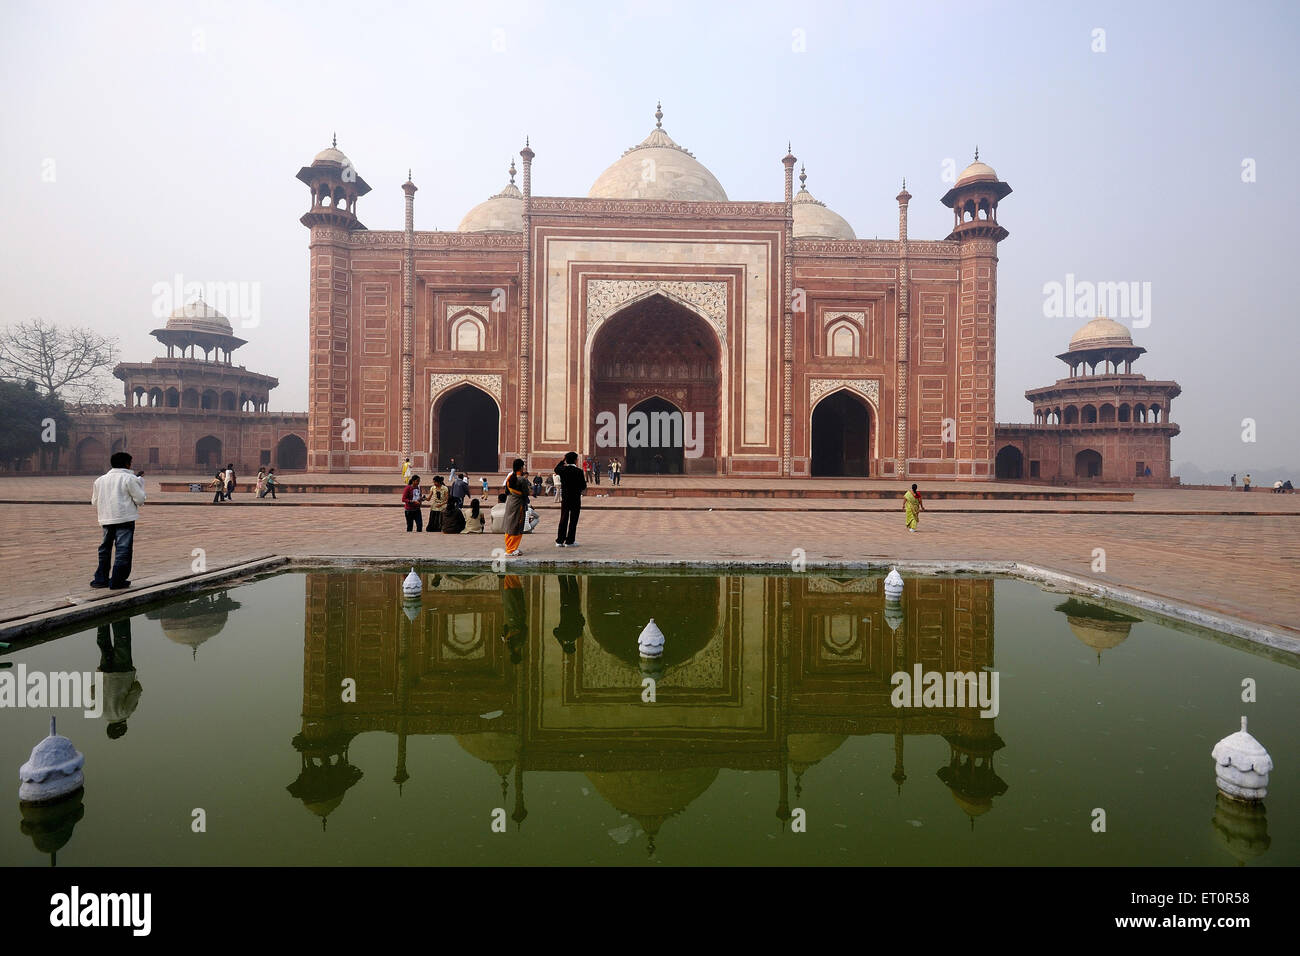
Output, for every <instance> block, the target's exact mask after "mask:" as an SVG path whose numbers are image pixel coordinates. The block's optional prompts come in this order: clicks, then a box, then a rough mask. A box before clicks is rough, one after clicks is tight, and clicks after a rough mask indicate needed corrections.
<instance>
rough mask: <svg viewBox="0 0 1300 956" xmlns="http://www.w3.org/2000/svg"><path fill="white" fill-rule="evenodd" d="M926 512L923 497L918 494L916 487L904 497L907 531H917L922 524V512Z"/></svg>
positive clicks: (904, 515)
mask: <svg viewBox="0 0 1300 956" xmlns="http://www.w3.org/2000/svg"><path fill="white" fill-rule="evenodd" d="M924 510H925V505H923V504H921V496H920V495H919V494H917V493H916V485H913V486H912V490H911V491H909V492H908V493H907V494H905V495H903V517H904V518H906V519H907V530H908V531H915V530H916V526H917V525H918V524H920V523H921V512H922V511H924Z"/></svg>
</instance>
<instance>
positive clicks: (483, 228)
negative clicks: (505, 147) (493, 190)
mask: <svg viewBox="0 0 1300 956" xmlns="http://www.w3.org/2000/svg"><path fill="white" fill-rule="evenodd" d="M456 230H457V231H458V232H523V231H524V194H523V193H521V192H520V191H519V187H518V186H516V185H515V164H514V161H513V160H512V161H511V162H510V182H508V183H506V185H505V188H504V189H502V190H501V192H499V193H497V194H496V195H495V196H492V197H490V198H489V199H486V200H484V201H483V202H481V203H479V204H478V205H477V206H475V207H474V208H473V209H471V210H470V211H469V212H467V213H465V218H464V219H462V220H461V221H460V225H459V226H457V227H456Z"/></svg>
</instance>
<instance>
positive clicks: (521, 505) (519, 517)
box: [505, 458, 532, 558]
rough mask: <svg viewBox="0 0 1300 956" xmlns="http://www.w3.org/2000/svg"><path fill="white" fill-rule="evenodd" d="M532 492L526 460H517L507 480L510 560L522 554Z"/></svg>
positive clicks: (507, 522) (506, 517)
mask: <svg viewBox="0 0 1300 956" xmlns="http://www.w3.org/2000/svg"><path fill="white" fill-rule="evenodd" d="M531 490H532V485H531V484H530V483H529V481H528V469H527V468H525V467H524V460H523V459H522V458H516V459H515V460H514V461H513V462H511V464H510V477H509V478H507V479H506V494H507V495H509V497H508V498H507V499H506V514H505V539H506V540H505V544H506V557H508V558H513V557H516V556H518V555H519V554H521V553H522V552H521V551H520V550H519V545H520V543H521V542H522V541H523V540H524V522H525V521H527V519H528V492H529V491H531Z"/></svg>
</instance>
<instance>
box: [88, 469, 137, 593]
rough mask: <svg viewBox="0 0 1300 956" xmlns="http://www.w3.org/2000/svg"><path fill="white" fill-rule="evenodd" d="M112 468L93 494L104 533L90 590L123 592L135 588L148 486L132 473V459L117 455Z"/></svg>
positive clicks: (96, 482)
mask: <svg viewBox="0 0 1300 956" xmlns="http://www.w3.org/2000/svg"><path fill="white" fill-rule="evenodd" d="M108 464H109V470H108V471H107V472H106V473H104V474H102V475H100V476H99V477H98V478H96V479H95V486H94V487H93V488H92V489H91V492H90V503H91V504H92V505H94V506H95V509H96V511H97V513H98V517H99V526H100V527H101V528H103V529H104V531H103V534H104V536H103V539H102V540H101V541H100V544H99V566H98V567H97V568H96V569H95V577H94V578H93V579H92V580H91V582H90V586H91V587H92V588H111V589H112V590H114V591H119V590H121V589H122V588H127V587H130V586H131V581H130V580H129V579H130V577H131V558H132V552H133V550H134V548H135V522H136V519H137V518H139V517H140V505H142V504H144V500H145V493H144V482H143V481H141V480H140V479H141V478H143V477H144V472H143V471H137V472H135V473H134V474H133V473H132V472H131V456H130V455H129V454H127V453H126V452H124V451H119V452H114V453H113V456H112V457H111V458H110V459H109V462H108ZM110 564H111V566H112V571H111V573H110V570H109V567H110Z"/></svg>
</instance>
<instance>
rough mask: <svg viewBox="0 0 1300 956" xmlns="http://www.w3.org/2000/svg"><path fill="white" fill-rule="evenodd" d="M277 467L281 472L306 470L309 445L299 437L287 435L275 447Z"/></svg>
mask: <svg viewBox="0 0 1300 956" xmlns="http://www.w3.org/2000/svg"><path fill="white" fill-rule="evenodd" d="M275 467H276V468H279V469H280V470H281V471H303V470H305V469H306V467H307V443H306V442H304V441H303V440H302V439H301V438H299V437H298V436H297V435H285V436H284V437H283V438H281V439H280V441H279V442H278V443H277V444H276V446H275Z"/></svg>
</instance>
